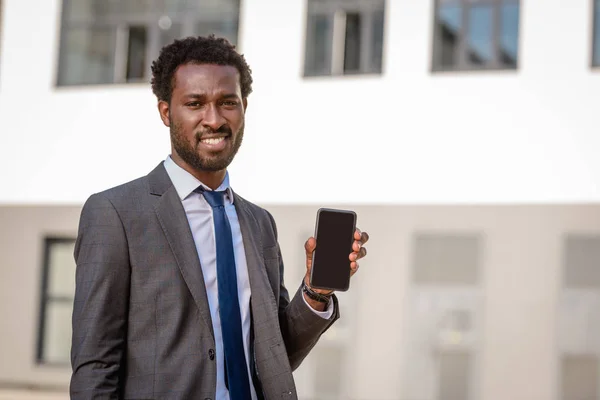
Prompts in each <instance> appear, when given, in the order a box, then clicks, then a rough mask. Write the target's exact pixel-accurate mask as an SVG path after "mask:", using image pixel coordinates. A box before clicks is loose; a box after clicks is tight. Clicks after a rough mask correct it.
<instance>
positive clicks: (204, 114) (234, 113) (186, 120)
mask: <svg viewBox="0 0 600 400" xmlns="http://www.w3.org/2000/svg"><path fill="white" fill-rule="evenodd" d="M165 106H166V107H168V108H166V109H165ZM159 108H160V110H161V117H162V119H163V121H164V122H165V124H166V125H168V126H169V128H170V131H171V146H172V151H173V153H176V154H174V155H175V156H179V158H181V160H183V161H184V162H185V163H186V164H188V165H189V166H190V167H192V168H193V169H195V170H196V171H198V172H216V171H221V170H224V169H226V168H227V167H228V166H229V164H230V163H231V161H233V158H234V157H235V154H236V153H237V151H238V150H239V148H240V146H241V144H242V138H243V136H244V112H245V109H246V101H245V100H244V99H242V94H241V88H240V76H239V72H238V70H237V69H236V68H235V67H232V66H223V65H213V64H185V65H181V66H180V67H179V68H178V69H177V70H176V71H175V85H174V88H173V93H172V96H171V103H170V104H168V105H167V104H166V103H164V102H163V104H162V105H159Z"/></svg>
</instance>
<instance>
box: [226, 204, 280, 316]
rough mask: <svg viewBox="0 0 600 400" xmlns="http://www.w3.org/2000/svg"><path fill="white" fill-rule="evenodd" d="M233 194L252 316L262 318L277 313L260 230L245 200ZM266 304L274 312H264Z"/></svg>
mask: <svg viewBox="0 0 600 400" xmlns="http://www.w3.org/2000/svg"><path fill="white" fill-rule="evenodd" d="M234 196H235V201H234V204H235V209H236V212H237V214H238V220H239V222H240V230H241V232H242V241H243V243H244V251H245V253H246V264H247V266H248V277H249V280H250V288H251V291H252V296H251V300H250V303H251V309H252V315H253V318H259V320H263V319H264V318H265V316H267V315H277V303H276V301H275V296H274V294H273V289H272V288H271V286H270V283H269V277H268V276H267V271H266V269H265V267H264V262H263V243H262V232H261V230H260V227H259V225H258V222H257V221H256V218H255V217H254V215H253V214H252V212H251V211H250V209H249V207H248V205H247V203H246V201H245V200H244V199H243V198H241V197H240V196H238V195H236V194H235V193H234ZM267 305H270V306H271V307H272V309H273V311H274V313H268V312H265V309H264V307H265V306H267ZM265 314H266V315H265Z"/></svg>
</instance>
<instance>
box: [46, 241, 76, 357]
mask: <svg viewBox="0 0 600 400" xmlns="http://www.w3.org/2000/svg"><path fill="white" fill-rule="evenodd" d="M74 248H75V240H74V239H55V238H49V239H46V241H45V260H44V271H43V283H42V294H41V299H42V304H41V310H40V311H41V318H40V331H39V337H38V340H39V341H38V353H37V360H38V362H39V363H47V364H57V365H68V364H69V360H70V358H69V357H70V349H71V316H72V312H73V297H74V294H75V260H74V259H73V251H74Z"/></svg>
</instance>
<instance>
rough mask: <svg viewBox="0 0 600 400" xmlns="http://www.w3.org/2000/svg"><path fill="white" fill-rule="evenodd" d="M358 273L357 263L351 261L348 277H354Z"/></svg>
mask: <svg viewBox="0 0 600 400" xmlns="http://www.w3.org/2000/svg"><path fill="white" fill-rule="evenodd" d="M356 271H358V263H357V262H356V261H353V262H351V263H350V276H352V275H354V274H355V273H356Z"/></svg>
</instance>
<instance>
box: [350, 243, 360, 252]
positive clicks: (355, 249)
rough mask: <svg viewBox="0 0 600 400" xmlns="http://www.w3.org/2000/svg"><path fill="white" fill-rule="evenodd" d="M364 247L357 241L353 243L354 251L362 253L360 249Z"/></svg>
mask: <svg viewBox="0 0 600 400" xmlns="http://www.w3.org/2000/svg"><path fill="white" fill-rule="evenodd" d="M361 247H362V243H361V242H359V241H357V240H355V241H354V243H352V251H356V252H358V251H360V248H361Z"/></svg>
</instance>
